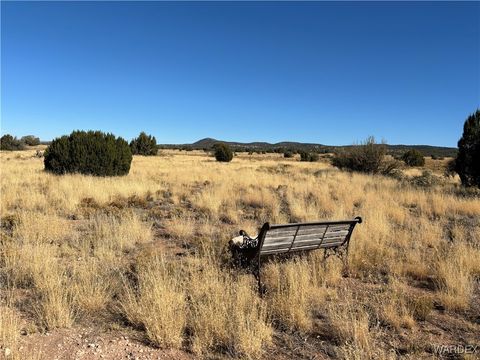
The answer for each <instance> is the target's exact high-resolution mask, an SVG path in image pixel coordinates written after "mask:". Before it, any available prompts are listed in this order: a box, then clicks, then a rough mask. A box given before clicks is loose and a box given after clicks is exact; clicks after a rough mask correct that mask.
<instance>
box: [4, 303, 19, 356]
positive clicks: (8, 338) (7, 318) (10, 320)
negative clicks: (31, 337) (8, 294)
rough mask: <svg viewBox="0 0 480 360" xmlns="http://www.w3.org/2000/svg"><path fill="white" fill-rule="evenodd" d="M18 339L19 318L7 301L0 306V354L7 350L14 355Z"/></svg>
mask: <svg viewBox="0 0 480 360" xmlns="http://www.w3.org/2000/svg"><path fill="white" fill-rule="evenodd" d="M19 338H20V317H19V316H18V313H17V311H16V310H15V308H14V307H13V306H12V305H11V304H9V303H8V301H7V303H5V304H0V352H4V351H5V350H4V349H6V348H8V349H10V350H11V351H12V352H13V354H14V355H16V352H17V351H18V346H19V345H18V342H19Z"/></svg>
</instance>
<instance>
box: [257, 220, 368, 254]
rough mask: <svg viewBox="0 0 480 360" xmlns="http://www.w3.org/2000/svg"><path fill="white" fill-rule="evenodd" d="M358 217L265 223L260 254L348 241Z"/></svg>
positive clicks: (336, 245) (338, 244) (328, 246)
mask: <svg viewBox="0 0 480 360" xmlns="http://www.w3.org/2000/svg"><path fill="white" fill-rule="evenodd" d="M358 222H361V219H360V218H355V219H354V220H345V221H325V222H318V223H296V224H280V225H272V226H270V225H268V224H266V225H267V227H266V229H265V230H264V231H265V232H264V233H263V240H262V241H261V248H260V249H259V253H260V255H270V254H281V253H286V252H293V251H303V250H313V249H319V248H320V249H326V248H335V247H339V246H343V245H344V244H345V243H347V242H348V240H349V238H350V235H351V233H352V231H353V228H354V227H355V224H356V223H358Z"/></svg>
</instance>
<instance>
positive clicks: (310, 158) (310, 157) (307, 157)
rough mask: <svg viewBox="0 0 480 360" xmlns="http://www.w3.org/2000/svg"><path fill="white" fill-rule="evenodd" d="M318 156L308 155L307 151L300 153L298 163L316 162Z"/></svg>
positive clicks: (314, 154) (315, 154)
mask: <svg viewBox="0 0 480 360" xmlns="http://www.w3.org/2000/svg"><path fill="white" fill-rule="evenodd" d="M318 158H319V157H318V154H317V153H310V152H307V151H301V152H300V161H310V162H313V161H318Z"/></svg>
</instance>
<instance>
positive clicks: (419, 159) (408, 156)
mask: <svg viewBox="0 0 480 360" xmlns="http://www.w3.org/2000/svg"><path fill="white" fill-rule="evenodd" d="M402 160H403V161H404V162H405V164H407V165H408V166H423V165H425V158H424V157H423V154H422V153H421V152H420V151H418V150H415V149H412V150H408V151H406V152H405V153H404V154H403V155H402Z"/></svg>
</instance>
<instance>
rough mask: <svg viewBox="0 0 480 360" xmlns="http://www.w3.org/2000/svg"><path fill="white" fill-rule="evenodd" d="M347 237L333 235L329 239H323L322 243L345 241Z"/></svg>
mask: <svg viewBox="0 0 480 360" xmlns="http://www.w3.org/2000/svg"><path fill="white" fill-rule="evenodd" d="M346 238H347V237H346V236H336V237H331V238H328V239H323V241H322V243H323V244H328V243H331V242H335V241H343V240H345V239H346Z"/></svg>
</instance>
